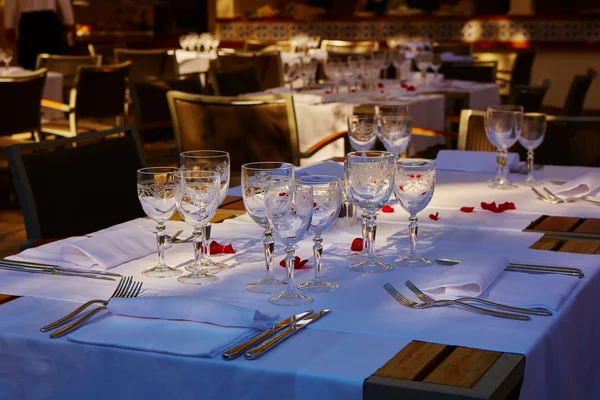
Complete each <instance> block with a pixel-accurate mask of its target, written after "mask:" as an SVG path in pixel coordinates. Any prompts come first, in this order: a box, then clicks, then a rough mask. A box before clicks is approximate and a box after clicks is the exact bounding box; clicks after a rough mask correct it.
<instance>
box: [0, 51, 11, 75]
mask: <svg viewBox="0 0 600 400" xmlns="http://www.w3.org/2000/svg"><path fill="white" fill-rule="evenodd" d="M12 59H13V51H12V49H10V48H7V49H4V52H3V55H2V61H3V62H4V69H5V70H6V73H7V74H8V73H9V68H10V62H11V61H12Z"/></svg>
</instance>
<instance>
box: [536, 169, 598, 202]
mask: <svg viewBox="0 0 600 400" xmlns="http://www.w3.org/2000/svg"><path fill="white" fill-rule="evenodd" d="M548 186H549V187H548V189H550V191H551V192H552V193H554V194H555V195H556V196H558V197H560V198H563V199H566V198H569V197H583V196H587V195H589V194H590V193H592V192H595V191H596V190H598V189H600V172H590V173H587V174H584V175H581V176H579V177H578V178H576V179H573V180H571V181H569V182H567V183H565V184H563V185H548Z"/></svg>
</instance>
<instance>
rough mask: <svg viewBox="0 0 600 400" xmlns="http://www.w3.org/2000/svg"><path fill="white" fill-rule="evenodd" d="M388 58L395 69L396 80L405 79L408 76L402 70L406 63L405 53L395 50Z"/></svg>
mask: <svg viewBox="0 0 600 400" xmlns="http://www.w3.org/2000/svg"><path fill="white" fill-rule="evenodd" d="M390 58H391V60H392V65H393V66H394V68H395V69H396V79H407V78H408V77H409V76H408V75H406V74H405V73H404V70H403V67H404V65H405V63H406V61H407V59H406V55H405V53H404V52H403V51H402V50H396V51H393V52H391V53H390ZM405 75H406V76H405Z"/></svg>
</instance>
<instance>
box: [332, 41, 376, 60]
mask: <svg viewBox="0 0 600 400" xmlns="http://www.w3.org/2000/svg"><path fill="white" fill-rule="evenodd" d="M321 49H322V50H325V51H326V52H327V53H328V54H329V53H330V54H332V55H340V56H343V55H356V54H369V53H372V52H374V51H377V50H379V42H378V41H376V40H359V41H353V40H321Z"/></svg>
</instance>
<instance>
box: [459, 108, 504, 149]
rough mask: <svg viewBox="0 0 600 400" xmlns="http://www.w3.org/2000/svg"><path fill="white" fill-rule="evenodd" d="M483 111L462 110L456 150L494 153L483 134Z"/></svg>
mask: <svg viewBox="0 0 600 400" xmlns="http://www.w3.org/2000/svg"><path fill="white" fill-rule="evenodd" d="M484 116H485V111H477V110H462V112H461V113H460V124H459V125H458V150H474V151H496V148H495V147H494V146H493V145H492V144H491V143H490V141H489V140H488V139H487V136H486V134H485V124H484V120H483V118H484Z"/></svg>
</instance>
